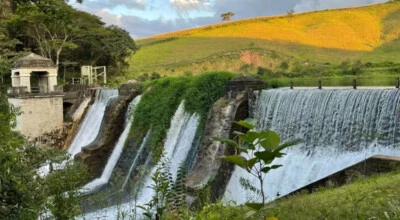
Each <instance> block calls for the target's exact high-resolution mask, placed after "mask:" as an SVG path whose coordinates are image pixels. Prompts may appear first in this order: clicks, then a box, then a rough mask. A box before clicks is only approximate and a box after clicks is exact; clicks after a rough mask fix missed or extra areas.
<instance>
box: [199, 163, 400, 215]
mask: <svg viewBox="0 0 400 220" xmlns="http://www.w3.org/2000/svg"><path fill="white" fill-rule="evenodd" d="M399 195H400V172H399V171H396V172H392V173H389V174H382V175H375V176H373V177H371V178H368V179H360V180H357V181H355V182H353V183H351V184H349V185H345V186H342V187H340V188H322V189H319V191H318V192H316V193H313V194H298V195H295V196H291V197H288V198H282V199H279V200H278V201H275V202H273V203H271V207H274V208H272V209H268V210H265V211H261V212H259V213H257V214H256V215H253V216H252V217H250V218H249V219H262V218H263V217H266V216H268V217H270V216H275V217H277V218H278V219H299V220H300V219H310V220H312V219H333V220H336V219H351V220H352V219H400V197H399ZM248 211H249V209H248V208H247V207H243V206H224V205H221V204H212V205H209V206H206V207H205V208H203V210H202V211H201V212H200V213H199V214H198V218H197V219H244V217H245V215H246V213H247V212H248Z"/></svg>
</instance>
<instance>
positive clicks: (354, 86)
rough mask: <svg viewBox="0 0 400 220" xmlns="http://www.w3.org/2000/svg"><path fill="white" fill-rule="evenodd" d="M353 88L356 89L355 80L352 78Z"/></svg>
mask: <svg viewBox="0 0 400 220" xmlns="http://www.w3.org/2000/svg"><path fill="white" fill-rule="evenodd" d="M353 89H357V80H356V79H353Z"/></svg>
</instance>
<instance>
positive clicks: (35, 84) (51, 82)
mask: <svg viewBox="0 0 400 220" xmlns="http://www.w3.org/2000/svg"><path fill="white" fill-rule="evenodd" d="M11 80H12V87H13V88H24V90H25V92H27V93H51V92H54V91H55V86H57V67H56V66H55V65H54V63H53V61H52V60H50V59H48V58H45V57H42V56H39V55H37V54H34V53H31V54H30V55H28V56H26V57H23V58H21V59H19V60H17V61H16V62H15V64H14V67H13V68H12V69H11Z"/></svg>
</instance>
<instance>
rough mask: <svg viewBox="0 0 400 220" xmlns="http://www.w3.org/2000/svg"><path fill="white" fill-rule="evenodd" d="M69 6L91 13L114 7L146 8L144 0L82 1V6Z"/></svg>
mask: <svg viewBox="0 0 400 220" xmlns="http://www.w3.org/2000/svg"><path fill="white" fill-rule="evenodd" d="M71 5H72V6H73V7H75V8H77V9H79V10H83V11H88V12H93V11H99V10H104V9H107V10H111V9H114V8H116V7H123V8H127V9H138V10H145V9H146V6H147V1H146V0H100V1H83V3H82V4H78V3H71Z"/></svg>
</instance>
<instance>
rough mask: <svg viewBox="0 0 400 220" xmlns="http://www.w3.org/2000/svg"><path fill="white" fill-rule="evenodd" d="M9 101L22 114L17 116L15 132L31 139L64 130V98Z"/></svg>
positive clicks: (53, 97)
mask: <svg viewBox="0 0 400 220" xmlns="http://www.w3.org/2000/svg"><path fill="white" fill-rule="evenodd" d="M8 101H9V102H10V103H11V104H13V105H14V106H15V107H19V108H20V110H21V112H22V113H21V115H19V116H17V126H16V127H15V130H17V131H20V132H21V133H22V134H24V135H25V136H27V137H29V138H31V139H32V138H36V137H39V136H41V135H42V134H44V133H50V132H52V131H54V130H61V129H62V128H63V121H64V120H63V97H62V96H35V97H30V98H9V99H8Z"/></svg>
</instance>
